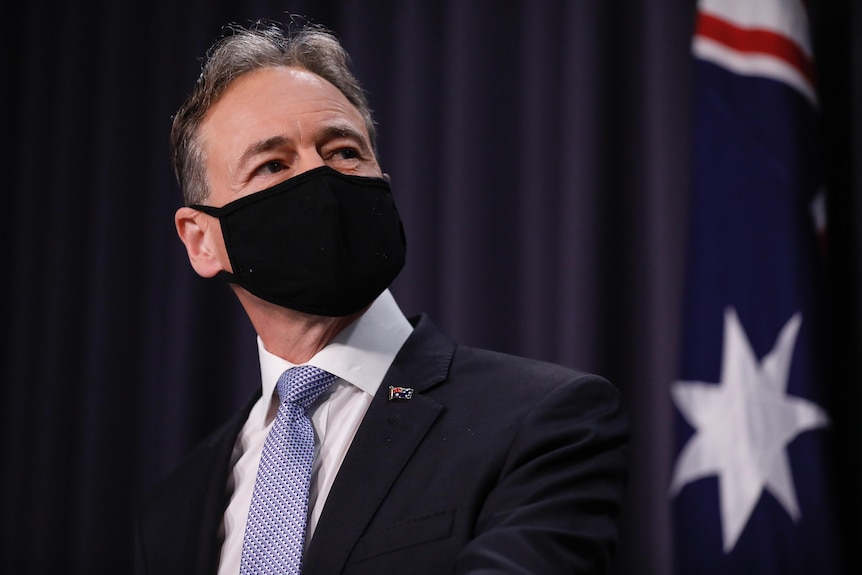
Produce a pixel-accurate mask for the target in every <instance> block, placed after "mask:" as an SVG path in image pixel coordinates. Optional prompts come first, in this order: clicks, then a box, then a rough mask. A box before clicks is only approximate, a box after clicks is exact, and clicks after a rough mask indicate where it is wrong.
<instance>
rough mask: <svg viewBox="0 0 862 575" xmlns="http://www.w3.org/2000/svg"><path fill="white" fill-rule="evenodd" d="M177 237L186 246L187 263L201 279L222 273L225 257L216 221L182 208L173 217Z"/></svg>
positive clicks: (193, 210) (201, 213)
mask: <svg viewBox="0 0 862 575" xmlns="http://www.w3.org/2000/svg"><path fill="white" fill-rule="evenodd" d="M174 224H175V225H176V227H177V235H179V236H180V240H182V242H183V244H184V245H185V246H186V252H187V253H188V255H189V262H190V263H191V264H192V268H194V270H195V271H196V272H197V273H198V275H200V276H201V277H205V278H211V277H213V276H214V275H216V274H217V273H218V272H220V271H222V270H223V269H225V268H224V266H223V265H222V257H225V258H226V256H227V254H226V253H225V250H224V248H223V247H222V246H223V240H222V237H221V229H220V228H219V225H218V220H216V218H214V217H212V216H208V215H206V214H204V213H203V212H200V211H198V210H195V209H192V208H189V207H182V208H180V209H178V210H177V213H176V214H175V215H174ZM222 254H224V255H222Z"/></svg>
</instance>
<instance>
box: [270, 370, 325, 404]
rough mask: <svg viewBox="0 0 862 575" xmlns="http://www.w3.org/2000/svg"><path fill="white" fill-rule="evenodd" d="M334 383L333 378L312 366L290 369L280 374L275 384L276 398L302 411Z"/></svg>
mask: <svg viewBox="0 0 862 575" xmlns="http://www.w3.org/2000/svg"><path fill="white" fill-rule="evenodd" d="M333 381H335V376H334V375H333V374H331V373H329V372H328V371H324V370H322V369H320V368H319V367H314V366H313V365H300V366H298V367H292V368H290V369H288V370H287V371H285V372H284V373H283V374H281V377H280V378H278V383H277V384H276V389H277V390H278V397H279V399H280V400H281V402H282V403H284V402H285V401H287V402H289V403H293V404H295V405H298V406H299V407H301V408H302V409H303V410H305V409H308V407H309V406H310V405H311V404H312V403H314V402H315V401H316V400H317V398H318V397H320V396H321V395H322V394H323V392H324V391H326V390H327V388H328V387H329V386H330V385H332V382H333Z"/></svg>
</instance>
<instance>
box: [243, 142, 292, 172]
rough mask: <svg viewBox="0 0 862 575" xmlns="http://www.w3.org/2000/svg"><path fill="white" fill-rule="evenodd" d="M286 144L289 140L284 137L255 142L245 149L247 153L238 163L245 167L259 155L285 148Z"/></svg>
mask: <svg viewBox="0 0 862 575" xmlns="http://www.w3.org/2000/svg"><path fill="white" fill-rule="evenodd" d="M286 143H287V138H286V137H284V136H273V137H271V138H267V139H265V140H260V141H259V142H253V143H252V144H251V145H249V146H248V147H247V148H246V149H245V151H244V152H243V153H242V156H240V157H239V162H237V165H238V166H244V165H245V164H246V163H247V162H248V161H249V160H251V159H252V158H253V157H255V156H257V155H258V154H263V153H264V152H269V151H271V150H274V149H276V148H279V147H281V146H283V145H284V144H286Z"/></svg>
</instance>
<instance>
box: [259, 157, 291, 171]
mask: <svg viewBox="0 0 862 575" xmlns="http://www.w3.org/2000/svg"><path fill="white" fill-rule="evenodd" d="M284 168H285V165H284V164H283V163H282V162H280V161H278V160H272V161H270V162H267V163H265V164H263V165H262V166H261V167H259V168H258V171H259V172H263V173H267V174H277V173H278V172H280V171H282V170H283V169H284Z"/></svg>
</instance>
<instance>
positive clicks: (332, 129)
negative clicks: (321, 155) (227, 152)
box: [237, 124, 371, 167]
mask: <svg viewBox="0 0 862 575" xmlns="http://www.w3.org/2000/svg"><path fill="white" fill-rule="evenodd" d="M315 138H316V139H323V140H324V141H326V140H332V139H335V138H348V139H350V140H353V141H354V142H355V143H356V144H357V145H359V146H360V147H361V148H362V150H363V152H366V153H367V152H370V149H371V148H370V144H369V143H368V140H367V138H366V137H365V136H363V135H362V132H360V131H359V130H357V129H356V128H354V127H353V126H351V125H349V124H330V125H326V126H323V127H322V128H321V129H320V130H318V131H317V134H316V135H315ZM288 141H289V139H288V138H287V137H286V136H272V137H270V138H266V139H265V140H260V141H258V142H253V143H251V144H250V145H249V146H248V147H247V148H246V149H245V150H244V151H243V153H242V155H241V156H240V158H239V161H238V162H237V165H238V166H240V167H241V166H244V165H245V164H246V163H248V162H249V161H250V160H251V159H252V158H254V157H255V156H257V155H259V154H263V153H266V152H269V151H272V150H275V149H276V148H280V147H281V146H284V145H285V144H286V143H288Z"/></svg>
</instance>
